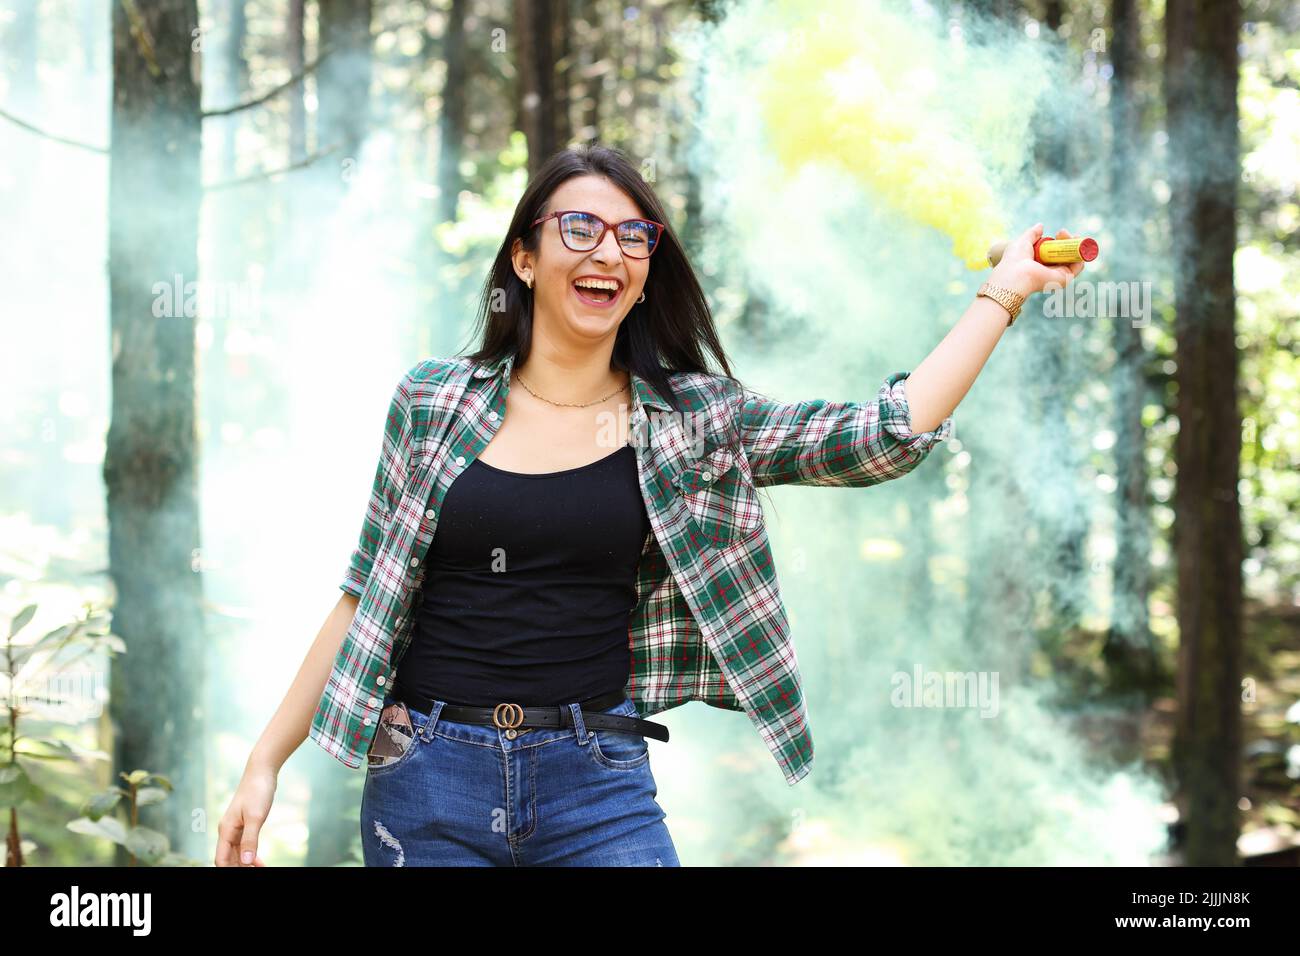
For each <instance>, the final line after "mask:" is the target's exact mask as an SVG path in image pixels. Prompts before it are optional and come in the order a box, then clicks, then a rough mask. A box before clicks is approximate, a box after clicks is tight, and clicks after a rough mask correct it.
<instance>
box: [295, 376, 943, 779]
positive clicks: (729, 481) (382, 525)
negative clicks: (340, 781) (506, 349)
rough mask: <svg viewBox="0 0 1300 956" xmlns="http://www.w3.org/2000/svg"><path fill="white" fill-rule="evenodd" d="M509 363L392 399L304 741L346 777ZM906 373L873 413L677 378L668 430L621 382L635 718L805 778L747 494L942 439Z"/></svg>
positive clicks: (797, 721) (782, 645)
mask: <svg viewBox="0 0 1300 956" xmlns="http://www.w3.org/2000/svg"><path fill="white" fill-rule="evenodd" d="M512 364H513V360H512V359H511V358H506V359H503V360H502V361H500V362H498V363H497V364H496V365H495V366H493V367H489V366H484V365H479V364H477V363H474V362H472V361H471V360H469V359H467V358H462V357H455V358H449V359H428V360H426V361H423V362H421V363H420V364H418V365H416V366H415V367H414V368H412V369H411V370H410V371H408V372H407V373H406V375H405V376H404V377H403V379H402V381H401V382H399V383H398V385H397V389H396V391H395V392H394V394H393V397H392V401H391V403H390V406H389V409H388V419H387V422H386V424H385V428H384V437H383V445H382V449H381V451H380V455H379V464H378V467H377V468H376V470H375V477H374V485H373V488H372V490H371V493H370V500H369V502H368V505H367V507H366V512H365V518H364V520H363V521H362V525H361V536H360V539H359V540H358V541H357V546H356V549H355V550H354V551H353V553H352V557H351V560H350V561H349V563H348V567H347V571H346V573H345V575H344V578H343V582H342V584H341V587H342V589H343V590H345V591H347V592H348V593H350V594H354V595H356V596H357V597H358V598H359V604H358V606H357V612H356V615H355V617H354V618H353V621H352V624H351V626H350V627H349V629H348V632H347V635H346V636H345V637H344V639H343V643H342V646H341V647H340V649H339V653H338V656H337V657H336V658H335V661H334V665H333V668H332V670H331V673H330V676H329V680H328V682H327V683H326V685H325V692H324V694H323V695H322V697H321V700H320V703H319V705H318V706H317V708H316V712H315V714H314V715H313V717H312V724H311V731H310V736H311V738H312V739H313V740H315V741H316V742H317V743H318V744H320V746H321V747H323V748H324V749H325V750H326V751H327V752H328V753H330V754H332V755H333V756H335V757H337V758H338V759H339V760H341V761H342V762H343V763H344V764H345V765H347V766H348V767H353V768H356V767H361V766H362V765H364V763H365V758H366V752H367V751H368V749H369V747H370V743H371V741H372V739H373V738H374V735H375V731H376V729H377V726H378V725H377V718H378V716H379V711H380V705H381V704H382V702H383V698H384V695H385V693H386V692H387V690H388V689H389V688H391V687H392V683H393V678H394V677H395V676H396V673H397V668H398V666H399V664H400V662H401V660H402V655H403V653H404V652H405V651H406V648H407V646H408V645H409V643H410V640H411V634H412V623H413V620H414V618H415V617H416V610H417V609H418V607H419V602H420V599H421V596H422V593H421V587H422V584H423V579H424V567H425V565H424V560H425V556H426V554H427V552H428V550H429V545H430V543H431V542H432V540H433V536H434V533H435V532H436V531H437V530H438V517H439V515H440V514H441V508H442V502H443V499H444V498H445V497H446V494H447V489H448V488H450V486H451V484H452V482H453V481H455V480H456V476H457V475H459V474H461V473H462V472H463V471H464V470H465V469H466V468H468V467H469V465H470V463H471V462H472V461H473V460H474V459H475V458H476V457H477V456H478V455H479V454H480V453H481V452H482V451H483V449H484V448H485V447H486V446H487V444H488V442H489V441H490V440H491V439H492V436H493V435H494V434H496V431H497V429H498V428H499V427H500V425H501V422H502V419H503V417H504V415H505V411H506V393H507V391H508V390H509V387H510V369H511V366H512ZM908 374H910V373H908V372H895V373H893V374H891V375H890V376H888V378H886V380H885V381H884V383H883V384H882V385H881V386H880V389H879V392H878V394H877V396H876V398H875V400H874V401H869V402H827V401H820V400H813V401H802V402H794V403H784V402H777V401H774V400H772V399H770V398H768V397H766V396H764V395H760V394H758V393H756V392H753V391H749V390H745V391H743V392H740V391H738V390H737V389H736V387H735V386H734V385H733V384H732V383H731V382H730V381H729V380H727V379H725V378H723V377H721V376H716V375H708V374H704V373H695V372H691V373H679V374H675V375H673V376H671V379H670V380H671V382H672V385H673V388H674V390H675V392H676V394H677V396H678V399H679V405H680V406H681V407H682V408H683V409H684V410H685V412H686V414H684V415H683V414H680V413H677V412H674V411H672V409H671V406H670V405H669V404H668V402H666V401H665V400H664V399H663V397H662V396H661V395H660V394H659V393H658V392H656V391H655V389H654V388H653V387H652V386H651V385H650V384H649V383H648V382H647V381H645V380H644V379H642V378H640V377H639V376H637V375H635V374H633V375H632V376H631V381H632V398H633V404H632V409H631V412H630V415H629V416H628V417H627V419H626V424H627V425H628V427H629V431H628V437H629V442H630V443H631V444H632V445H633V446H634V450H635V451H636V456H637V470H638V473H639V476H640V483H641V491H642V495H643V497H644V499H645V505H646V511H647V513H648V515H649V517H650V524H651V527H652V529H653V533H652V534H650V535H649V536H648V538H647V540H646V546H645V550H644V551H643V552H642V554H641V559H640V564H639V567H638V571H637V581H636V595H637V600H636V606H635V608H634V609H633V611H632V614H631V619H630V622H629V626H628V646H629V648H630V650H631V671H630V676H629V677H628V682H627V685H626V687H625V688H624V689H625V692H626V693H627V695H628V696H629V697H630V698H631V699H632V700H633V701H634V703H635V705H636V708H637V712H638V714H639V715H640V716H641V717H649V716H651V715H653V714H657V713H659V712H660V711H664V710H668V709H669V708H672V707H677V706H679V705H681V704H685V703H687V702H688V701H692V700H701V701H704V702H705V703H706V704H709V705H710V706H713V707H720V708H723V709H725V710H738V711H744V712H745V713H746V714H748V715H749V719H750V720H751V721H752V722H753V724H754V727H755V728H756V729H757V730H758V733H759V735H760V737H761V738H762V740H763V743H764V744H765V745H766V746H767V749H768V750H769V751H770V752H771V754H772V756H773V757H774V758H775V759H776V762H777V764H778V765H779V766H780V768H781V772H782V774H783V775H784V777H785V779H786V781H787V783H789V784H791V785H793V784H795V783H797V782H798V781H800V780H801V779H803V777H804V776H805V775H807V773H808V772H809V771H810V770H811V769H812V758H813V742H812V731H811V728H810V726H809V721H808V710H807V706H806V703H805V701H804V695H803V689H802V686H801V682H800V675H799V666H798V662H797V661H796V659H795V650H794V643H793V641H792V640H791V635H790V627H789V623H788V622H787V620H786V612H785V606H784V604H783V603H782V600H781V592H780V588H779V586H778V583H777V576H776V565H775V563H774V561H773V557H772V549H771V546H770V544H769V543H768V537H767V529H766V526H765V525H764V523H763V510H762V507H761V505H760V503H759V500H758V496H757V491H756V489H757V488H760V487H763V486H766V485H778V484H795V485H826V486H838V487H862V486H866V485H874V484H878V483H879V482H882V481H888V480H889V479H891V478H897V477H899V476H901V475H905V474H907V473H908V472H909V471H911V470H912V469H913V468H915V467H916V466H917V465H918V464H919V463H920V462H921V460H922V459H924V458H925V457H926V456H927V455H928V454H929V452H930V450H931V449H932V447H933V446H934V444H935V442H937V441H942V440H943V439H946V438H947V437H948V435H949V434H950V432H951V430H952V419H951V418H947V419H945V420H944V421H943V422H942V423H941V424H940V425H939V427H938V428H936V429H934V430H933V431H928V432H923V433H921V434H917V435H913V434H912V431H911V426H910V421H911V419H910V415H909V413H908V408H907V400H906V396H905V394H904V392H903V380H904V379H905V378H906V377H907V376H908ZM727 436H731V437H732V440H730V441H728V440H727ZM736 438H738V439H739V440H738V441H736V440H735V439H736Z"/></svg>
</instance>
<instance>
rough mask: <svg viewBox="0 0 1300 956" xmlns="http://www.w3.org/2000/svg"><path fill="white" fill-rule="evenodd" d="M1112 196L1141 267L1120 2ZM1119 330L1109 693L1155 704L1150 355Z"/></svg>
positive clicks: (1133, 273)
mask: <svg viewBox="0 0 1300 956" xmlns="http://www.w3.org/2000/svg"><path fill="white" fill-rule="evenodd" d="M1111 34H1112V36H1113V37H1114V39H1113V40H1112V46H1111V51H1110V57H1111V65H1112V67H1113V68H1114V78H1113V80H1112V82H1111V94H1110V104H1111V105H1110V119H1111V149H1110V171H1109V172H1110V192H1111V208H1112V209H1113V210H1114V211H1115V213H1116V216H1115V218H1114V220H1113V222H1112V231H1113V232H1114V234H1115V243H1114V252H1113V254H1112V256H1111V261H1112V262H1114V263H1119V264H1122V263H1126V262H1138V261H1140V259H1139V257H1140V254H1141V249H1142V242H1141V224H1142V223H1143V222H1144V221H1145V220H1146V219H1147V214H1148V209H1147V202H1146V199H1145V196H1144V194H1143V190H1142V189H1140V188H1139V187H1138V183H1139V182H1145V181H1146V179H1145V178H1144V177H1142V176H1140V175H1138V170H1137V164H1138V163H1139V162H1140V159H1141V150H1140V149H1139V148H1138V143H1139V142H1140V137H1141V135H1142V129H1141V122H1140V105H1139V103H1138V101H1137V97H1138V95H1139V94H1138V92H1137V90H1138V84H1137V74H1138V71H1139V69H1140V68H1141V65H1142V47H1141V42H1140V39H1141V35H1140V31H1139V23H1138V11H1137V9H1136V4H1135V0H1115V2H1114V4H1113V5H1112V7H1111ZM1115 268H1116V272H1115V276H1114V278H1115V280H1117V281H1120V282H1136V281H1139V278H1140V274H1139V272H1138V271H1137V270H1135V269H1133V268H1132V267H1130V268H1128V269H1127V270H1125V268H1124V266H1123V265H1117V266H1116V267H1115ZM1114 322H1115V325H1114V329H1113V336H1114V345H1115V367H1114V370H1113V372H1112V376H1111V396H1112V402H1113V408H1114V429H1115V446H1114V447H1115V475H1116V480H1117V485H1118V487H1117V489H1116V499H1117V500H1116V505H1115V507H1116V522H1115V565H1114V576H1113V583H1112V588H1111V590H1112V598H1111V623H1110V628H1109V630H1108V632H1107V635H1106V643H1105V645H1104V646H1103V649H1102V657H1103V659H1104V660H1105V662H1106V667H1107V677H1108V681H1107V683H1108V686H1109V688H1110V689H1111V690H1113V691H1118V692H1121V693H1126V692H1130V691H1136V692H1137V693H1138V694H1140V695H1141V696H1142V698H1143V699H1144V700H1146V701H1149V700H1150V698H1151V697H1152V696H1154V695H1155V693H1156V692H1157V691H1158V688H1159V682H1160V677H1159V650H1158V646H1157V644H1156V640H1155V636H1154V635H1153V634H1152V633H1151V625H1150V616H1149V614H1148V611H1147V602H1148V599H1149V597H1150V591H1151V570H1150V569H1151V506H1150V502H1149V500H1148V495H1147V468H1146V432H1145V429H1144V428H1143V427H1142V407H1143V405H1144V404H1145V401H1144V399H1145V393H1146V372H1145V368H1146V362H1147V353H1146V348H1145V346H1144V345H1143V343H1142V329H1141V328H1139V327H1135V326H1134V325H1133V322H1132V319H1131V318H1126V317H1124V316H1116V318H1115V320H1114Z"/></svg>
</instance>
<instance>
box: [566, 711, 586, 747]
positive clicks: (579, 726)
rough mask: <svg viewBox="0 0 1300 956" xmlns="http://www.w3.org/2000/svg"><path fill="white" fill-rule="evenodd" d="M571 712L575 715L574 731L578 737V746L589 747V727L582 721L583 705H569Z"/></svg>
mask: <svg viewBox="0 0 1300 956" xmlns="http://www.w3.org/2000/svg"><path fill="white" fill-rule="evenodd" d="M567 706H568V708H569V712H570V713H571V714H573V729H574V730H575V731H576V732H577V735H578V746H579V747H585V746H587V725H586V724H585V723H584V722H583V720H582V705H581V704H577V703H573V704H568V705H567Z"/></svg>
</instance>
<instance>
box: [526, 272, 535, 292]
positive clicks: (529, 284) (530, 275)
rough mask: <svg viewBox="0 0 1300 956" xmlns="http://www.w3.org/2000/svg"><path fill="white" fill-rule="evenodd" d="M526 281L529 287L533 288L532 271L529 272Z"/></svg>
mask: <svg viewBox="0 0 1300 956" xmlns="http://www.w3.org/2000/svg"><path fill="white" fill-rule="evenodd" d="M524 281H525V282H527V283H528V288H530V289H531V288H532V287H533V276H532V273H529V275H528V278H527V279H525V280H524Z"/></svg>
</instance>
